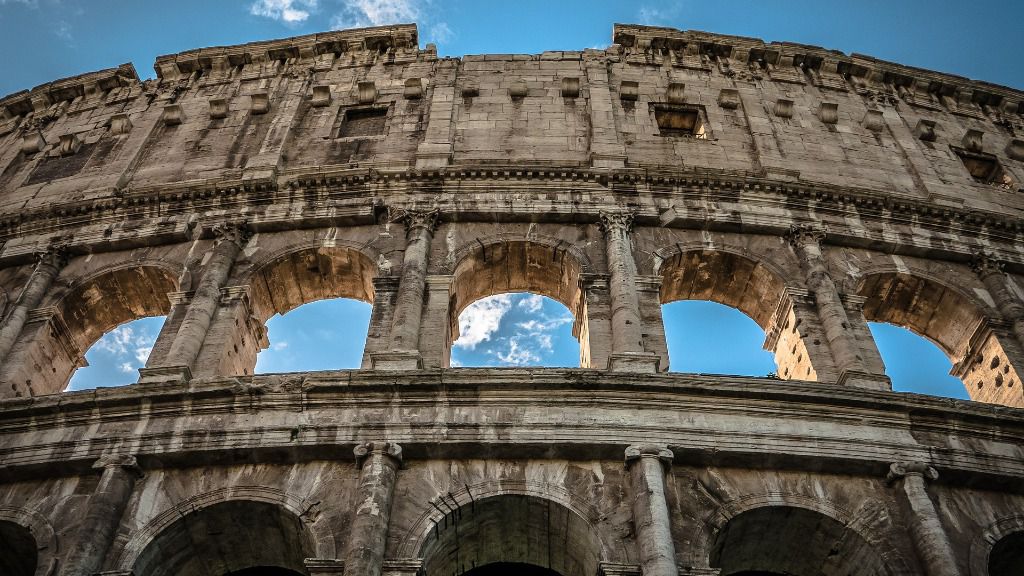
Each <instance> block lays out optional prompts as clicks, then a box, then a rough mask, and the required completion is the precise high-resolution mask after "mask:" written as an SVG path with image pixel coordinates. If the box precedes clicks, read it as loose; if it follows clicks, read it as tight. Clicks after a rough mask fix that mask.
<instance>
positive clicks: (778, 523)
mask: <svg viewBox="0 0 1024 576" xmlns="http://www.w3.org/2000/svg"><path fill="white" fill-rule="evenodd" d="M709 566H711V567H713V568H719V569H721V571H722V574H723V575H731V574H799V575H812V574H813V575H819V574H820V575H822V576H888V575H891V574H897V573H903V572H897V571H894V569H893V567H891V566H890V565H889V563H888V562H887V561H886V559H885V558H883V556H882V555H881V554H879V552H878V551H877V549H876V547H875V545H874V544H872V543H871V542H869V541H868V540H866V539H865V538H864V537H863V536H862V535H861V534H860V533H858V532H857V531H856V530H854V529H853V528H851V527H850V526H849V525H847V524H846V523H844V522H841V521H839V520H837V519H836V518H833V517H832V516H830V515H827V514H825V513H823V512H821V511H817V510H813V509H811V508H805V507H801V506H788V505H766V506H758V507H754V508H750V509H748V510H744V511H742V512H740V513H738V514H736V515H735V516H732V517H731V518H729V519H728V521H726V522H725V524H724V526H722V527H721V529H720V530H719V532H718V533H717V534H716V536H715V537H714V539H713V541H712V543H711V547H710V558H709Z"/></svg>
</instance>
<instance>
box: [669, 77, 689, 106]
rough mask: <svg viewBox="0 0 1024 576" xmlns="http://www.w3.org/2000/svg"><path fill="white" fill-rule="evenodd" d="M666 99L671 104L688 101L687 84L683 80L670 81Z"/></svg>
mask: <svg viewBox="0 0 1024 576" xmlns="http://www.w3.org/2000/svg"><path fill="white" fill-rule="evenodd" d="M665 100H666V101H667V102H668V103H669V104H684V103H686V84H683V83H682V82H670V83H669V85H668V88H667V89H666V90H665Z"/></svg>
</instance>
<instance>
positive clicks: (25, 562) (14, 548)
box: [0, 520, 39, 576]
mask: <svg viewBox="0 0 1024 576" xmlns="http://www.w3.org/2000/svg"><path fill="white" fill-rule="evenodd" d="M38 561H39V558H38V553H37V552H36V541H35V538H33V537H32V532H31V531H29V529H28V528H25V527H24V526H22V525H20V524H15V523H14V522H6V521H2V520H0V574H3V575H4V576H35V573H36V563H37V562H38Z"/></svg>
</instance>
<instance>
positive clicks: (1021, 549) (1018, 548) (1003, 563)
mask: <svg viewBox="0 0 1024 576" xmlns="http://www.w3.org/2000/svg"><path fill="white" fill-rule="evenodd" d="M988 573H989V576H1018V575H1020V574H1024V532H1014V533H1013V534H1010V535H1009V536H1005V537H1003V538H1002V539H1000V540H999V541H998V542H996V545H995V546H993V547H992V552H990V553H989V555H988Z"/></svg>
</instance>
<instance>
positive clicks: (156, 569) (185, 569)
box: [132, 500, 316, 576]
mask: <svg viewBox="0 0 1024 576" xmlns="http://www.w3.org/2000/svg"><path fill="white" fill-rule="evenodd" d="M314 552H315V550H314V546H313V540H312V537H311V536H310V534H309V532H308V531H307V530H306V527H305V526H304V525H303V522H302V520H301V519H300V518H299V517H298V516H296V515H294V514H292V513H291V512H289V511H288V510H285V509H284V508H282V507H280V506H276V505H274V504H268V503H266V502H255V501H248V500H235V501H229V502H221V503H219V504H214V505H212V506H208V507H206V508H201V509H199V510H196V511H195V512H191V513H189V514H186V515H185V516H182V517H181V518H180V519H178V520H177V521H176V522H174V523H173V524H171V525H170V526H168V527H167V528H166V529H164V530H163V531H161V532H160V533H159V534H157V536H156V537H155V538H153V540H152V541H150V542H149V544H147V545H146V547H145V548H144V549H143V551H142V553H141V554H140V555H139V557H138V558H137V559H136V560H135V564H134V566H133V567H132V568H133V571H134V573H135V574H145V575H146V576H209V575H211V574H213V575H218V576H220V575H231V576H294V575H295V574H306V569H305V566H304V564H303V560H304V559H305V558H314V557H316V554H315V553H314Z"/></svg>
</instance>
